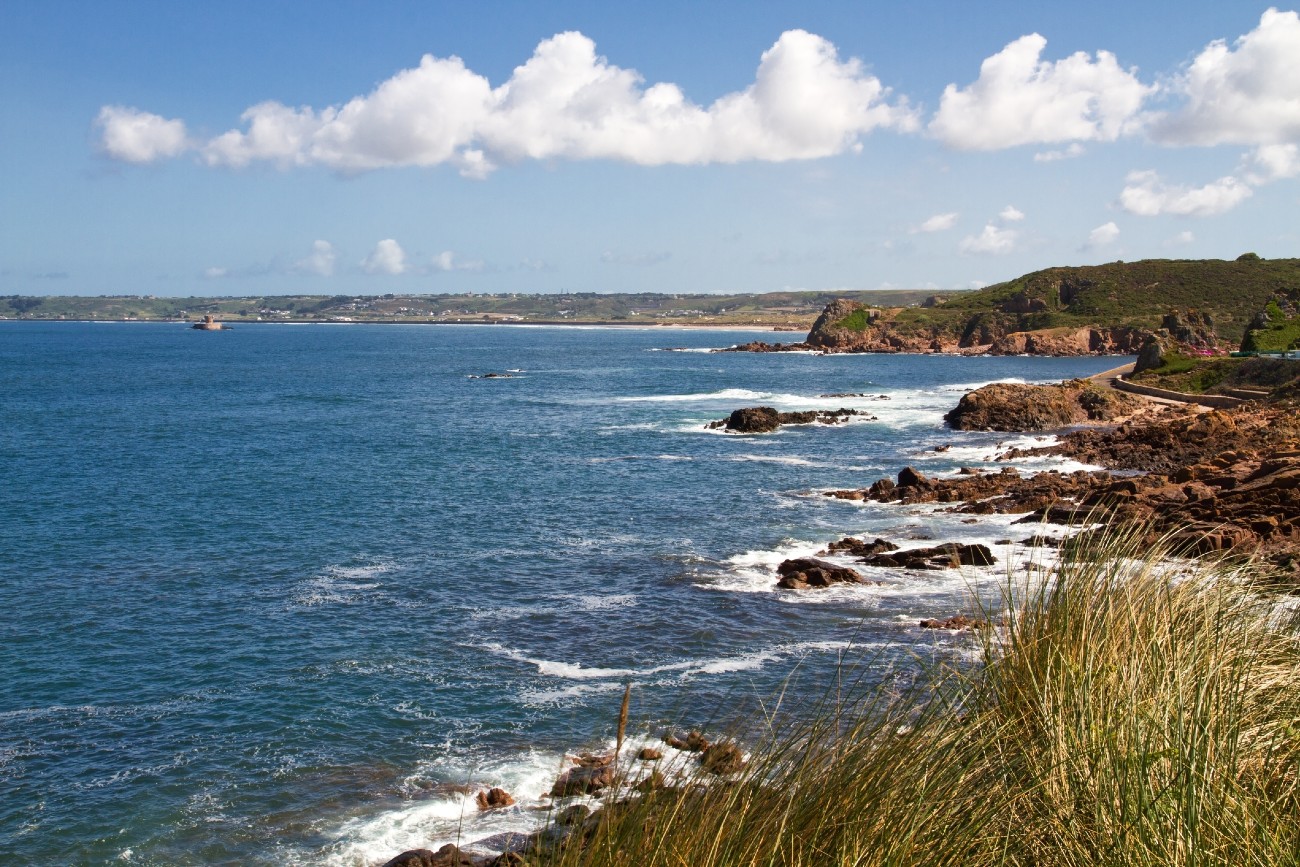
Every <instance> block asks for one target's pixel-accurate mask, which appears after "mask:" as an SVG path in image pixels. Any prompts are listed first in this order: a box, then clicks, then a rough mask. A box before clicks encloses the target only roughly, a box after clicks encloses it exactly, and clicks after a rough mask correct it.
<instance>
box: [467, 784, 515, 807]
mask: <svg viewBox="0 0 1300 867" xmlns="http://www.w3.org/2000/svg"><path fill="white" fill-rule="evenodd" d="M474 802H475V803H476V804H478V808H479V809H480V810H496V809H499V808H501V807H509V806H511V805H512V804H514V802H515V799H514V798H512V797H511V796H510V793H509V792H507V791H506V790H505V789H500V788H491V789H486V790H484V791H482V792H479V793H478V794H477V795H475V796H474Z"/></svg>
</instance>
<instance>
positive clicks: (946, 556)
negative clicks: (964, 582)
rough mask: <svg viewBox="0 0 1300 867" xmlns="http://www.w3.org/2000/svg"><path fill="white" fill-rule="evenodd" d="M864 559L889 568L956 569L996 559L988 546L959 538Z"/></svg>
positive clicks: (868, 563) (990, 562)
mask: <svg viewBox="0 0 1300 867" xmlns="http://www.w3.org/2000/svg"><path fill="white" fill-rule="evenodd" d="M861 559H862V562H863V563H865V564H866V565H868V566H876V567H881V568H889V569H955V568H957V567H958V566H992V565H993V564H994V563H996V562H997V558H996V557H994V556H993V552H992V551H990V550H989V549H988V546H986V545H979V544H975V545H964V544H960V543H957V542H947V543H945V544H943V545H937V546H934V547H931V548H910V549H907V550H895V551H889V552H882V553H878V554H870V555H868V556H865V557H863V558H861Z"/></svg>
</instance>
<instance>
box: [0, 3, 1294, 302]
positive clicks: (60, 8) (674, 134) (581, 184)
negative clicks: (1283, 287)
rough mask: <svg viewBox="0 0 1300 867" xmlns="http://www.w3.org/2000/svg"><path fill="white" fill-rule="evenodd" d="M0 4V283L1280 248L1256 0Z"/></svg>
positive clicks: (420, 278) (336, 288) (538, 279)
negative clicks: (0, 22) (0, 11)
mask: <svg viewBox="0 0 1300 867" xmlns="http://www.w3.org/2000/svg"><path fill="white" fill-rule="evenodd" d="M2 8H3V20H4V26H3V27H0V97H2V103H0V117H3V127H2V134H0V201H3V204H4V206H3V208H0V293H3V294H13V293H18V294H91V295H98V294H122V293H129V294H157V295H188V294H200V295H261V294H289V293H313V294H359V293H363V294H380V293H385V292H413V293H415V292H458V291H470V292H559V291H596V292H599V291H663V292H723V291H751V292H763V291H774V290H781V289H816V290H834V289H875V288H888V287H900V288H922V287H924V288H929V287H933V288H937V289H947V288H958V287H968V286H976V285H983V284H986V283H991V282H996V281H998V280H1004V279H1008V278H1011V277H1014V276H1016V275H1018V274H1021V273H1024V272H1026V271H1031V270H1034V269H1037V268H1043V267H1047V266H1051V265H1060V264H1090V263H1097V262H1105V261H1113V260H1115V259H1127V260H1134V259H1140V258H1156V257H1170V258H1209V257H1214V258H1232V257H1235V256H1236V255H1238V254H1239V253H1242V252H1245V251H1248V250H1250V251H1255V252H1257V253H1259V254H1260V255H1262V256H1265V257H1270V258H1271V257H1282V256H1295V255H1297V252H1298V248H1300V245H1298V243H1297V242H1298V241H1300V183H1298V182H1297V179H1298V178H1300V154H1298V153H1297V149H1298V146H1300V16H1297V14H1296V12H1295V11H1293V10H1292V9H1291V8H1289V7H1269V6H1267V5H1252V4H1248V3H1243V2H1232V3H1224V2H1203V0H1198V2H1125V3H1112V2H1096V3H1092V4H1047V3H1044V4H1033V5H1031V4H1023V3H1019V2H1017V3H1010V2H985V3H979V4H976V3H969V2H964V0H963V2H957V0H952V2H910V3H866V2H855V3H850V2H817V0H808V2H801V3H797V4H796V3H761V2H760V3H732V2H718V3H710V4H699V3H671V2H658V3H654V4H641V3H608V2H603V3H553V4H538V3H523V2H497V3H465V2H457V3H449V2H387V3H385V2H371V3H361V2H343V0H339V2H331V3H319V2H313V3H305V2H293V0H283V2H276V3H256V4H255V3H245V2H222V3H213V4H187V3H174V2H166V3H163V2H107V0H99V2H60V0H43V2H36V0H3V3H2Z"/></svg>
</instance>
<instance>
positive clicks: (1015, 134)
mask: <svg viewBox="0 0 1300 867" xmlns="http://www.w3.org/2000/svg"><path fill="white" fill-rule="evenodd" d="M1046 45H1047V40H1046V39H1044V38H1043V37H1042V36H1040V35H1038V34H1037V33H1031V34H1029V35H1028V36H1022V37H1020V38H1019V39H1017V40H1016V41H1014V42H1012V43H1010V44H1009V45H1007V47H1006V48H1004V49H1002V50H1001V51H1000V52H998V53H997V54H995V55H993V56H992V57H989V58H986V59H985V60H984V62H983V63H982V64H980V75H979V78H978V79H977V80H976V81H975V82H974V83H973V84H971V85H970V86H969V87H967V88H965V89H963V88H959V87H958V86H957V85H955V84H949V85H948V86H947V87H946V88H944V91H943V97H942V98H941V99H940V101H939V111H938V113H937V114H936V115H935V116H934V119H933V120H931V121H930V126H929V129H930V132H931V133H932V134H933V135H935V136H937V137H938V138H939V139H940V140H942V141H943V142H944V143H945V144H947V145H949V146H950V147H954V148H958V149H961V150H997V149H1000V148H1010V147H1016V146H1017V145H1025V144H1048V143H1054V142H1068V141H1114V140H1115V139H1117V138H1119V136H1120V135H1122V134H1123V133H1125V132H1127V131H1129V130H1130V129H1131V128H1133V127H1134V126H1135V120H1136V118H1137V115H1138V112H1139V111H1140V110H1141V107H1142V103H1143V101H1144V100H1145V99H1146V98H1147V96H1148V95H1150V94H1151V93H1152V92H1154V88H1153V87H1150V86H1148V85H1144V84H1142V82H1140V81H1138V78H1137V75H1136V72H1135V70H1132V69H1129V70H1125V69H1122V68H1121V67H1120V65H1119V63H1118V62H1117V61H1116V59H1115V55H1113V54H1111V53H1110V52H1108V51H1098V52H1097V54H1096V59H1095V60H1094V59H1093V58H1091V57H1089V55H1088V54H1086V53H1084V52H1077V53H1075V54H1072V55H1070V56H1069V57H1067V58H1065V59H1064V60H1058V61H1056V62H1055V63H1052V62H1051V61H1046V60H1041V59H1040V57H1041V55H1042V52H1043V48H1044V47H1046Z"/></svg>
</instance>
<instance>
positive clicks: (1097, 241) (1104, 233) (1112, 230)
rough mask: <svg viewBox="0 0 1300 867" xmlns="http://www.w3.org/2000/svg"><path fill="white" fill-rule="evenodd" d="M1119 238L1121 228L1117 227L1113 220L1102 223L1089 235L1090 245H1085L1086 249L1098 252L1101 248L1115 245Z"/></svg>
mask: <svg viewBox="0 0 1300 867" xmlns="http://www.w3.org/2000/svg"><path fill="white" fill-rule="evenodd" d="M1118 238H1119V226H1117V225H1115V222H1114V221H1113V220H1112V221H1111V222H1109V223H1102V224H1101V225H1100V226H1098V227H1097V228H1095V229H1093V230H1092V231H1091V232H1089V233H1088V243H1086V244H1084V249H1085V250H1096V249H1097V248H1099V247H1106V246H1108V245H1110V244H1113V243H1115V241H1116V240H1117V239H1118Z"/></svg>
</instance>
